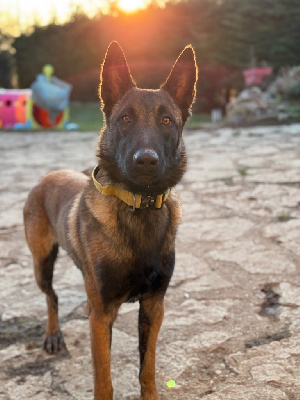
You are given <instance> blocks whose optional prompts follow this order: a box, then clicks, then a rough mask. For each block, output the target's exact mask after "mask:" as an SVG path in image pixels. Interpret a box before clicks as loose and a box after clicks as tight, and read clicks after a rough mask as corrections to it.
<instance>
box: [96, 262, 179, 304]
mask: <svg viewBox="0 0 300 400" xmlns="http://www.w3.org/2000/svg"><path fill="white" fill-rule="evenodd" d="M173 267H174V262H173V259H170V262H168V263H167V264H162V262H161V260H160V259H159V257H149V258H148V259H147V257H145V258H144V259H138V260H136V261H135V262H133V263H123V264H119V265H118V264H115V263H114V264H113V263H112V264H109V263H106V262H102V263H101V264H100V265H99V266H98V269H97V276H98V279H99V286H100V293H101V297H102V300H103V303H104V304H110V303H111V302H113V301H114V300H115V299H123V301H125V302H134V301H136V300H138V299H139V298H140V297H141V296H143V295H145V294H148V293H149V294H151V293H157V292H159V291H160V290H163V291H164V290H165V289H166V287H167V286H168V283H169V280H170V278H171V276H172V272H173Z"/></svg>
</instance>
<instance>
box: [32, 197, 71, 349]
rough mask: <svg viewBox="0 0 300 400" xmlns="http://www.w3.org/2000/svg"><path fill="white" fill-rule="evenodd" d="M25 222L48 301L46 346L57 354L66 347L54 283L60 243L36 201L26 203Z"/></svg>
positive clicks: (37, 278) (39, 277)
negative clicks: (60, 324)
mask: <svg viewBox="0 0 300 400" xmlns="http://www.w3.org/2000/svg"><path fill="white" fill-rule="evenodd" d="M24 225H25V234H26V239H27V242H28V246H29V248H30V250H31V253H32V257H33V264H34V273H35V279H36V282H37V284H38V286H39V288H40V289H41V290H42V291H43V292H44V293H45V294H46V300H47V308H48V322H47V329H46V338H45V342H44V349H45V350H46V352H47V353H50V354H52V353H57V352H58V351H59V350H61V348H62V347H63V346H64V342H63V336H62V333H61V331H60V328H59V323H58V298H57V295H56V293H55V291H54V289H53V286H52V279H53V270H54V263H55V260H56V257H57V253H58V244H57V243H55V240H54V238H53V235H52V230H51V226H50V222H49V220H48V218H47V217H46V215H45V212H44V210H42V209H41V208H40V207H38V206H37V207H34V204H32V203H31V204H29V205H28V203H27V204H26V205H25V208H24Z"/></svg>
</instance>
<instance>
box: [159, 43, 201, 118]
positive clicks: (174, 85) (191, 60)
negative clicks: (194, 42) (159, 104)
mask: <svg viewBox="0 0 300 400" xmlns="http://www.w3.org/2000/svg"><path fill="white" fill-rule="evenodd" d="M197 78H198V69H197V64H196V57H195V52H194V49H193V47H192V46H191V45H189V46H187V47H186V48H185V49H184V50H183V52H182V53H181V54H180V56H179V57H178V58H177V60H176V62H175V64H174V66H173V68H172V70H171V73H170V75H169V76H168V79H167V80H166V82H165V83H164V84H163V85H162V86H161V89H163V90H165V91H166V92H168V93H169V95H170V96H171V97H172V98H173V100H174V101H175V104H176V105H177V106H178V107H179V108H180V110H181V112H182V119H183V123H185V122H186V120H187V118H188V117H189V115H190V108H191V106H192V104H193V102H194V99H195V95H196V82H197Z"/></svg>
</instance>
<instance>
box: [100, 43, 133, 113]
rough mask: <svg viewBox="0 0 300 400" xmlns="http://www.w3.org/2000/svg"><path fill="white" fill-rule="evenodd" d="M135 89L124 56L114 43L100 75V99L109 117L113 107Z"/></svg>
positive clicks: (110, 46) (109, 48)
mask: <svg viewBox="0 0 300 400" xmlns="http://www.w3.org/2000/svg"><path fill="white" fill-rule="evenodd" d="M133 87H135V83H134V81H133V79H132V77H131V75H130V71H129V68H128V65H127V62H126V58H125V56H124V53H123V50H122V49H121V47H120V46H119V44H118V43H117V42H112V43H111V44H110V45H109V46H108V49H107V51H106V55H105V58H104V61H103V64H102V68H101V74H100V86H99V97H100V100H101V102H102V105H103V112H104V113H105V115H106V116H109V115H110V113H111V111H112V108H113V106H114V105H115V104H116V103H117V101H118V100H120V99H121V97H123V96H124V94H125V93H126V92H127V91H128V90H130V89H131V88H133Z"/></svg>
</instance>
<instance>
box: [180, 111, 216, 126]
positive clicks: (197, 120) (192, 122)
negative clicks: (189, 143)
mask: <svg viewBox="0 0 300 400" xmlns="http://www.w3.org/2000/svg"><path fill="white" fill-rule="evenodd" d="M209 122H211V117H210V115H209V114H194V115H192V116H191V117H190V118H189V119H188V120H187V123H186V125H185V127H186V128H187V129H201V128H203V124H207V123H209Z"/></svg>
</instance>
